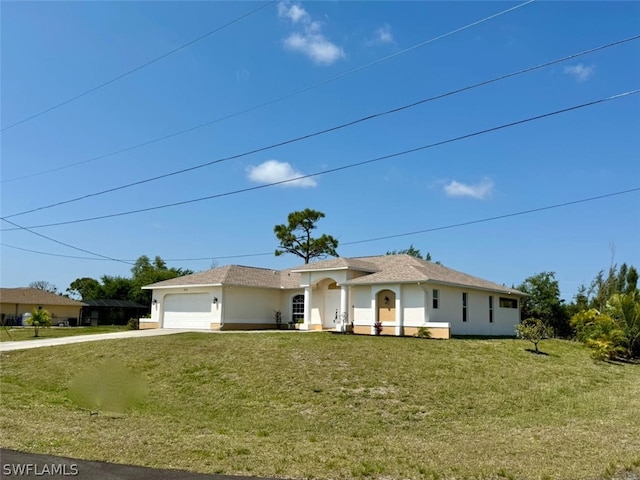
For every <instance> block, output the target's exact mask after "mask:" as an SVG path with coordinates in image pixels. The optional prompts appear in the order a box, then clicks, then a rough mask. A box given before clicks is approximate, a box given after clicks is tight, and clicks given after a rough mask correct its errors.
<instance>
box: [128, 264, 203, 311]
mask: <svg viewBox="0 0 640 480" xmlns="http://www.w3.org/2000/svg"><path fill="white" fill-rule="evenodd" d="M192 273H193V271H192V270H187V269H182V268H175V267H171V268H168V267H167V263H166V262H165V261H164V260H163V259H162V258H160V257H158V256H156V257H155V258H154V259H153V262H151V260H150V259H149V257H147V256H146V255H143V256H141V257H140V258H138V259H137V260H136V263H135V264H134V265H133V267H132V268H131V274H132V277H131V294H130V296H129V299H130V300H132V301H134V302H138V303H141V304H142V305H151V291H150V290H142V287H144V286H145V285H150V284H152V283H156V282H162V281H163V280H170V279H172V278H176V277H182V276H184V275H190V274H192Z"/></svg>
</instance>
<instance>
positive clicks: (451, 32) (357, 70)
mask: <svg viewBox="0 0 640 480" xmlns="http://www.w3.org/2000/svg"><path fill="white" fill-rule="evenodd" d="M534 1H535V0H529V1H527V2H525V3H522V4H520V5H516V6H515V7H511V8H508V9H506V10H502V11H500V12H498V13H495V14H493V15H490V16H488V17H485V18H482V19H480V20H477V21H475V22H473V23H470V24H468V25H465V26H463V27H460V28H457V29H455V30H451V31H450V32H447V33H444V34H442V35H439V36H437V37H433V38H431V39H429V40H425V41H423V42H420V43H418V44H416V45H413V46H411V47H409V48H406V49H404V50H401V51H399V52H396V53H393V54H391V55H388V56H386V57H383V58H380V59H378V60H374V61H373V62H370V63H367V64H365V65H362V66H360V67H357V68H354V69H353V70H349V71H347V72H345V73H341V74H340V75H336V76H335V77H331V78H328V79H326V80H323V81H321V82H318V83H314V84H313V85H310V86H308V87H304V88H302V89H300V90H295V91H293V92H291V93H288V94H286V95H283V96H282V97H277V98H274V99H272V100H269V101H267V102H264V103H260V104H258V105H254V106H253V107H249V108H246V109H244V110H240V111H238V112H235V113H231V114H229V115H226V116H224V117H221V118H218V119H215V120H211V121H209V122H205V123H201V124H199V125H195V126H193V127H189V128H185V129H184V130H179V131H177V132H173V133H169V134H167V135H163V136H160V137H157V138H154V139H151V140H147V141H146V142H142V143H138V144H135V145H131V146H129V147H124V148H121V149H119V150H115V151H113V152H109V153H105V154H103V155H98V156H95V157H91V158H88V159H86V160H81V161H79V162H74V163H69V164H67V165H62V166H60V167H55V168H51V169H49V170H43V171H41V172H37V173H32V174H29V175H23V176H21V177H14V178H8V179H5V180H2V183H5V182H12V181H16V180H24V179H26V178H32V177H36V176H40V175H45V174H47V173H52V172H57V171H60V170H64V169H67V168H71V167H75V166H78V165H83V164H85V163H90V162H94V161H96V160H102V159H104V158H108V157H112V156H114V155H118V154H121V153H125V152H129V151H131V150H135V149H138V148H141V147H145V146H147V145H152V144H154V143H158V142H161V141H163V140H168V139H169V138H173V137H177V136H179V135H183V134H185V133H189V132H193V131H194V130H198V129H200V128H204V127H208V126H210V125H214V124H216V123H219V122H222V121H224V120H228V119H230V118H234V117H237V116H240V115H244V114H245V113H249V112H253V111H254V110H258V109H260V108H264V107H267V106H269V105H273V104H274V103H278V102H281V101H283V100H286V99H288V98H291V97H294V96H296V95H299V94H301V93H305V92H308V91H309V90H312V89H314V88H317V87H320V86H323V85H326V84H328V83H331V82H334V81H336V80H339V79H342V78H345V77H347V76H349V75H353V74H354V73H357V72H360V71H362V70H365V69H367V68H370V67H373V66H374V65H378V64H380V63H382V62H386V61H387V60H391V59H392V58H395V57H397V56H400V55H403V54H405V53H408V52H410V51H412V50H415V49H416V48H420V47H423V46H425V45H428V44H430V43H433V42H436V41H438V40H441V39H443V38H445V37H448V36H450V35H453V34H455V33H458V32H461V31H463V30H466V29H468V28H471V27H474V26H476V25H479V24H481V23H484V22H487V21H489V20H491V19H493V18H496V17H499V16H501V15H504V14H506V13H509V12H511V11H513V10H516V9H518V8H521V7H524V6H525V5H528V4H530V3H533V2H534Z"/></svg>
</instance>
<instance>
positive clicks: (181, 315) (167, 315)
mask: <svg viewBox="0 0 640 480" xmlns="http://www.w3.org/2000/svg"><path fill="white" fill-rule="evenodd" d="M212 321H213V314H212V313H211V295H209V294H207V293H180V294H174V295H167V296H166V297H165V298H164V322H163V323H164V325H163V326H164V328H192V329H197V330H210V329H211V322H212Z"/></svg>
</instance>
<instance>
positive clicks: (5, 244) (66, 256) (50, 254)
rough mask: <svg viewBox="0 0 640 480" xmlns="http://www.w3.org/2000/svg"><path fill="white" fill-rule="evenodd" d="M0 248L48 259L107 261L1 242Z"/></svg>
mask: <svg viewBox="0 0 640 480" xmlns="http://www.w3.org/2000/svg"><path fill="white" fill-rule="evenodd" d="M0 246H3V247H7V248H13V249H14V250H22V251H23V252H29V253H37V254H40V255H46V256H48V257H62V258H75V259H78V260H98V261H101V262H104V261H107V260H108V259H106V258H98V257H80V256H77V255H63V254H61V253H51V252H42V251H40V250H32V249H30V248H24V247H18V246H17V245H9V244H8V243H2V242H0Z"/></svg>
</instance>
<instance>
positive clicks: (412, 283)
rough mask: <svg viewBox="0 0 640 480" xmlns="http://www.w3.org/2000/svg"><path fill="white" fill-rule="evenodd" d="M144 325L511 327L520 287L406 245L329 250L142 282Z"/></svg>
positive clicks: (464, 331)
mask: <svg viewBox="0 0 640 480" xmlns="http://www.w3.org/2000/svg"><path fill="white" fill-rule="evenodd" d="M143 288H144V289H148V290H152V292H153V293H152V305H151V318H149V319H144V320H141V322H140V328H188V329H202V330H245V329H264V328H274V327H275V326H276V319H278V320H281V321H282V323H284V324H286V323H290V322H294V323H296V324H299V325H298V326H299V328H300V329H301V330H334V329H335V330H338V331H345V330H352V331H353V332H354V333H359V334H374V333H375V327H374V325H375V324H376V323H378V322H379V323H380V324H381V326H382V334H383V335H397V336H402V335H415V334H416V333H417V332H418V329H419V328H420V327H427V328H428V329H429V330H430V332H431V335H432V337H434V338H449V337H450V336H451V335H514V329H515V326H516V325H517V324H518V323H519V321H520V300H521V298H522V297H523V296H524V295H525V294H524V293H522V292H519V291H517V290H514V289H512V288H508V287H505V286H504V285H498V284H496V283H493V282H490V281H488V280H483V279H481V278H477V277H474V276H471V275H468V274H466V273H462V272H458V271H456V270H452V269H450V268H447V267H444V266H442V265H438V264H436V263H432V262H428V261H425V260H420V259H418V258H415V257H412V256H409V255H384V256H375V257H359V258H344V257H341V258H334V259H330V260H323V261H318V262H313V263H309V264H306V265H302V266H300V267H297V268H293V269H289V270H269V269H265V268H255V267H245V266H240V265H227V266H224V267H220V268H215V269H213V270H208V271H205V272H199V273H194V274H192V275H187V276H184V277H178V278H173V279H171V280H166V281H163V282H158V283H154V284H152V285H147V286H145V287H143Z"/></svg>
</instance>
